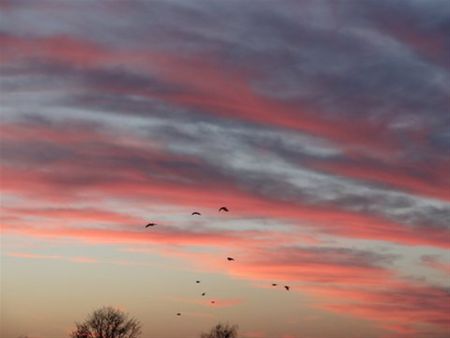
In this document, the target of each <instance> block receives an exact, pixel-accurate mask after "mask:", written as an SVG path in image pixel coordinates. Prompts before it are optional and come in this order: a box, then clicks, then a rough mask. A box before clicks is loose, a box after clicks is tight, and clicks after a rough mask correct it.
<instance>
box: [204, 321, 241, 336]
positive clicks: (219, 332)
mask: <svg viewBox="0 0 450 338" xmlns="http://www.w3.org/2000/svg"><path fill="white" fill-rule="evenodd" d="M237 330H238V326H237V325H232V326H231V325H229V324H228V323H227V324H222V323H219V324H217V325H216V326H214V327H213V328H212V329H211V331H209V333H202V334H201V336H200V337H201V338H237V336H238V333H237Z"/></svg>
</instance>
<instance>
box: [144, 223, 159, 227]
mask: <svg viewBox="0 0 450 338" xmlns="http://www.w3.org/2000/svg"><path fill="white" fill-rule="evenodd" d="M155 225H156V223H148V224H147V225H146V226H145V227H146V228H148V227H153V226H155Z"/></svg>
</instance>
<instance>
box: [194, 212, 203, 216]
mask: <svg viewBox="0 0 450 338" xmlns="http://www.w3.org/2000/svg"><path fill="white" fill-rule="evenodd" d="M194 215H197V216H200V215H201V213H199V212H198V211H194V212H193V213H192V216H194Z"/></svg>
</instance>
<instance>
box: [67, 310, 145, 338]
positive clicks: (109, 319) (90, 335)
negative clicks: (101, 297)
mask: <svg viewBox="0 0 450 338" xmlns="http://www.w3.org/2000/svg"><path fill="white" fill-rule="evenodd" d="M75 325H76V327H77V328H76V330H75V331H73V332H72V334H71V337H72V338H137V337H139V335H140V334H141V325H140V323H139V321H137V320H136V319H135V318H128V314H126V313H124V312H122V311H120V310H117V309H114V308H112V307H103V308H101V309H98V310H96V311H94V312H93V313H92V314H91V315H89V317H88V318H87V319H86V320H85V321H84V322H82V323H75Z"/></svg>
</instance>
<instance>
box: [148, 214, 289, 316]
mask: <svg viewBox="0 0 450 338" xmlns="http://www.w3.org/2000/svg"><path fill="white" fill-rule="evenodd" d="M229 211H230V210H228V208H227V207H220V208H219V212H229ZM191 215H192V216H201V215H202V214H201V213H200V212H198V211H194V212H192V214H191ZM156 225H157V224H156V223H152V222H150V223H148V224H147V225H146V226H145V228H149V227H154V226H156ZM227 261H229V262H231V261H234V258H233V257H227ZM195 283H196V284H200V281H199V280H197V281H195ZM272 286H273V287H275V286H278V284H277V283H272ZM284 288H285V289H286V291H289V289H290V287H289V285H285V286H284ZM201 295H202V297H204V296H206V292H202V294H201ZM215 303H216V302H215V301H214V300H211V304H215ZM177 316H181V313H180V312H178V313H177Z"/></svg>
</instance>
